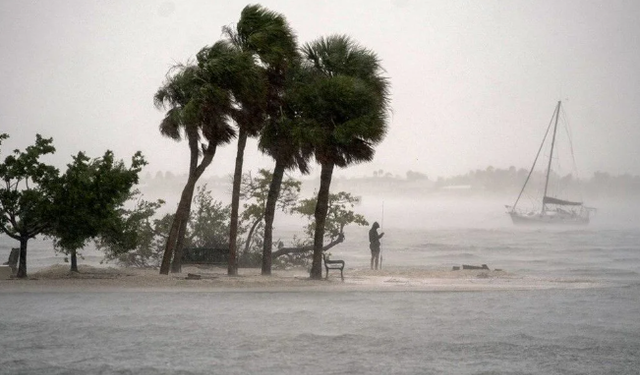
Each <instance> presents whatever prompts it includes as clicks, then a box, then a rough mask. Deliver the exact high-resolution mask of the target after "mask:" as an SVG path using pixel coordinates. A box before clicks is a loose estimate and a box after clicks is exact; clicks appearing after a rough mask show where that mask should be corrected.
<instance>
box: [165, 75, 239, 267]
mask: <svg viewBox="0 0 640 375" xmlns="http://www.w3.org/2000/svg"><path fill="white" fill-rule="evenodd" d="M199 74H200V68H199V67H198V66H195V65H191V64H187V65H177V66H175V67H173V68H172V69H171V70H170V71H169V73H168V74H167V77H166V81H165V83H164V84H163V86H162V87H160V88H159V89H158V91H157V92H156V94H155V95H154V103H155V105H156V107H157V108H158V109H166V110H167V112H166V115H165V117H164V119H163V120H162V122H161V123H160V133H161V134H162V135H164V136H166V137H169V138H171V139H174V140H176V141H179V140H181V139H182V138H183V137H184V138H186V139H187V141H188V145H189V151H190V153H189V155H190V158H189V177H188V178H187V183H186V184H185V187H184V188H183V191H182V195H181V197H180V202H179V203H178V208H177V209H176V214H175V218H174V220H173V223H172V225H171V230H170V231H169V238H168V239H167V244H166V246H165V251H164V254H163V257H162V263H161V266H160V273H161V274H164V275H166V274H168V273H169V267H170V266H171V271H172V272H180V265H181V258H182V244H183V241H184V235H185V231H186V227H187V222H188V220H189V214H190V211H191V201H192V199H193V192H194V189H195V185H196V182H197V181H198V179H199V178H200V176H202V173H203V172H204V171H205V169H206V168H207V167H208V166H209V165H210V164H211V161H212V160H213V157H214V155H215V152H216V149H217V147H218V146H219V145H222V144H226V143H228V142H230V141H231V139H233V137H234V136H235V132H234V130H233V128H232V127H231V125H230V124H229V119H228V114H229V112H230V111H231V98H230V95H229V93H228V92H227V91H226V90H223V89H220V88H219V87H215V86H211V85H209V86H207V87H204V86H203V83H202V79H201V78H200V77H199ZM200 158H202V159H200ZM172 259H173V263H172V262H171V260H172Z"/></svg>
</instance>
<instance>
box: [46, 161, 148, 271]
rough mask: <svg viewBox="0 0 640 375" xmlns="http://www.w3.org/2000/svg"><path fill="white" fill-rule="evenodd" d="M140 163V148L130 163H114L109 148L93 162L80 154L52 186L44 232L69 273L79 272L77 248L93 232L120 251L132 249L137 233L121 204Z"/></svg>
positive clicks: (135, 179)
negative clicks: (67, 260) (67, 258)
mask: <svg viewBox="0 0 640 375" xmlns="http://www.w3.org/2000/svg"><path fill="white" fill-rule="evenodd" d="M145 164H146V162H145V160H144V157H143V156H142V154H141V153H140V152H137V153H136V154H135V155H134V156H133V157H132V159H131V166H130V167H126V166H125V164H124V162H122V161H116V160H115V158H114V155H113V152H111V151H107V152H105V154H104V156H102V157H101V158H96V159H93V160H92V159H90V158H89V157H88V156H86V155H85V153H83V152H79V153H78V155H77V156H75V157H74V158H73V163H71V164H69V165H68V166H67V171H66V172H65V173H64V174H63V175H62V176H60V178H59V179H58V180H57V181H56V183H55V184H51V188H50V190H51V191H50V194H51V203H52V204H51V207H50V209H49V210H48V211H47V214H48V215H47V220H48V222H49V223H50V226H49V228H48V229H47V230H46V234H47V235H50V236H52V237H53V238H54V246H55V247H56V249H58V250H59V251H62V252H63V253H65V254H67V255H69V256H70V258H71V271H72V272H77V271H78V261H77V250H78V249H81V248H83V247H84V246H85V244H86V243H87V241H89V240H91V239H94V238H96V237H98V236H101V237H106V238H109V241H112V242H117V243H119V246H120V247H122V248H124V249H133V248H135V246H136V243H137V231H136V228H133V227H131V226H130V225H128V224H130V223H129V222H127V217H125V216H123V215H124V210H123V208H124V204H125V202H126V201H127V200H128V199H129V197H130V196H131V194H132V189H133V187H134V185H135V184H137V183H138V174H139V173H140V171H141V170H142V167H143V166H144V165H145Z"/></svg>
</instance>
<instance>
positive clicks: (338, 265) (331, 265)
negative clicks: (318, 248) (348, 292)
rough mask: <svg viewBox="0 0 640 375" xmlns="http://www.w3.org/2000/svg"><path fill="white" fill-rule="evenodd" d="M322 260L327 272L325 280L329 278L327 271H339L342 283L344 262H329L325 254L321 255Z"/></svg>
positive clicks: (337, 260)
mask: <svg viewBox="0 0 640 375" xmlns="http://www.w3.org/2000/svg"><path fill="white" fill-rule="evenodd" d="M322 259H323V260H324V268H325V269H326V270H327V276H325V279H328V278H329V270H340V279H342V281H344V274H343V270H344V260H339V259H336V260H331V259H329V256H327V254H326V253H322Z"/></svg>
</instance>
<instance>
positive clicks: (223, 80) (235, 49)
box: [198, 28, 266, 275]
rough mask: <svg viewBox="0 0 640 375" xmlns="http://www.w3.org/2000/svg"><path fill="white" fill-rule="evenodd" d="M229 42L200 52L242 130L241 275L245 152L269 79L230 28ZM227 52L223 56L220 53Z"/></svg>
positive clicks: (234, 205)
mask: <svg viewBox="0 0 640 375" xmlns="http://www.w3.org/2000/svg"><path fill="white" fill-rule="evenodd" d="M224 31H225V33H226V34H227V36H228V40H222V41H219V42H217V43H216V44H214V46H213V47H211V48H209V47H207V48H204V49H202V50H201V51H200V53H198V65H199V66H200V67H201V69H202V72H203V74H202V77H203V80H204V81H205V82H206V85H212V86H214V87H223V88H225V89H227V90H228V91H229V93H230V94H231V98H232V101H233V105H232V107H231V111H230V112H229V116H230V117H231V118H232V119H233V120H234V122H235V123H236V125H237V127H238V145H237V152H236V163H235V171H234V177H233V188H232V197H231V220H230V230H229V232H230V233H229V265H228V274H229V275H236V274H237V272H238V271H237V264H236V263H237V262H236V253H237V233H238V213H239V212H238V211H239V207H240V182H241V179H242V165H243V161H244V150H245V147H246V144H247V138H248V137H255V136H257V135H258V133H259V132H260V129H261V128H262V126H263V124H264V119H265V116H266V114H265V108H266V77H265V74H264V69H263V68H262V67H260V66H259V65H258V64H257V62H256V59H255V58H254V56H253V53H252V52H251V51H247V50H245V49H243V48H242V47H243V46H242V45H237V44H236V43H235V42H237V41H238V37H237V35H236V34H235V32H234V31H233V30H232V29H230V28H224ZM221 50H224V51H225V52H224V55H222V56H220V54H219V53H217V52H219V51H221Z"/></svg>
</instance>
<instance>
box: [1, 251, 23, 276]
mask: <svg viewBox="0 0 640 375" xmlns="http://www.w3.org/2000/svg"><path fill="white" fill-rule="evenodd" d="M19 257H20V249H19V248H13V249H11V253H10V254H9V260H8V261H6V262H4V263H3V264H2V266H1V268H0V278H2V279H8V278H9V277H11V276H13V275H15V274H16V270H17V269H18V258H19ZM5 266H6V267H5Z"/></svg>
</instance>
